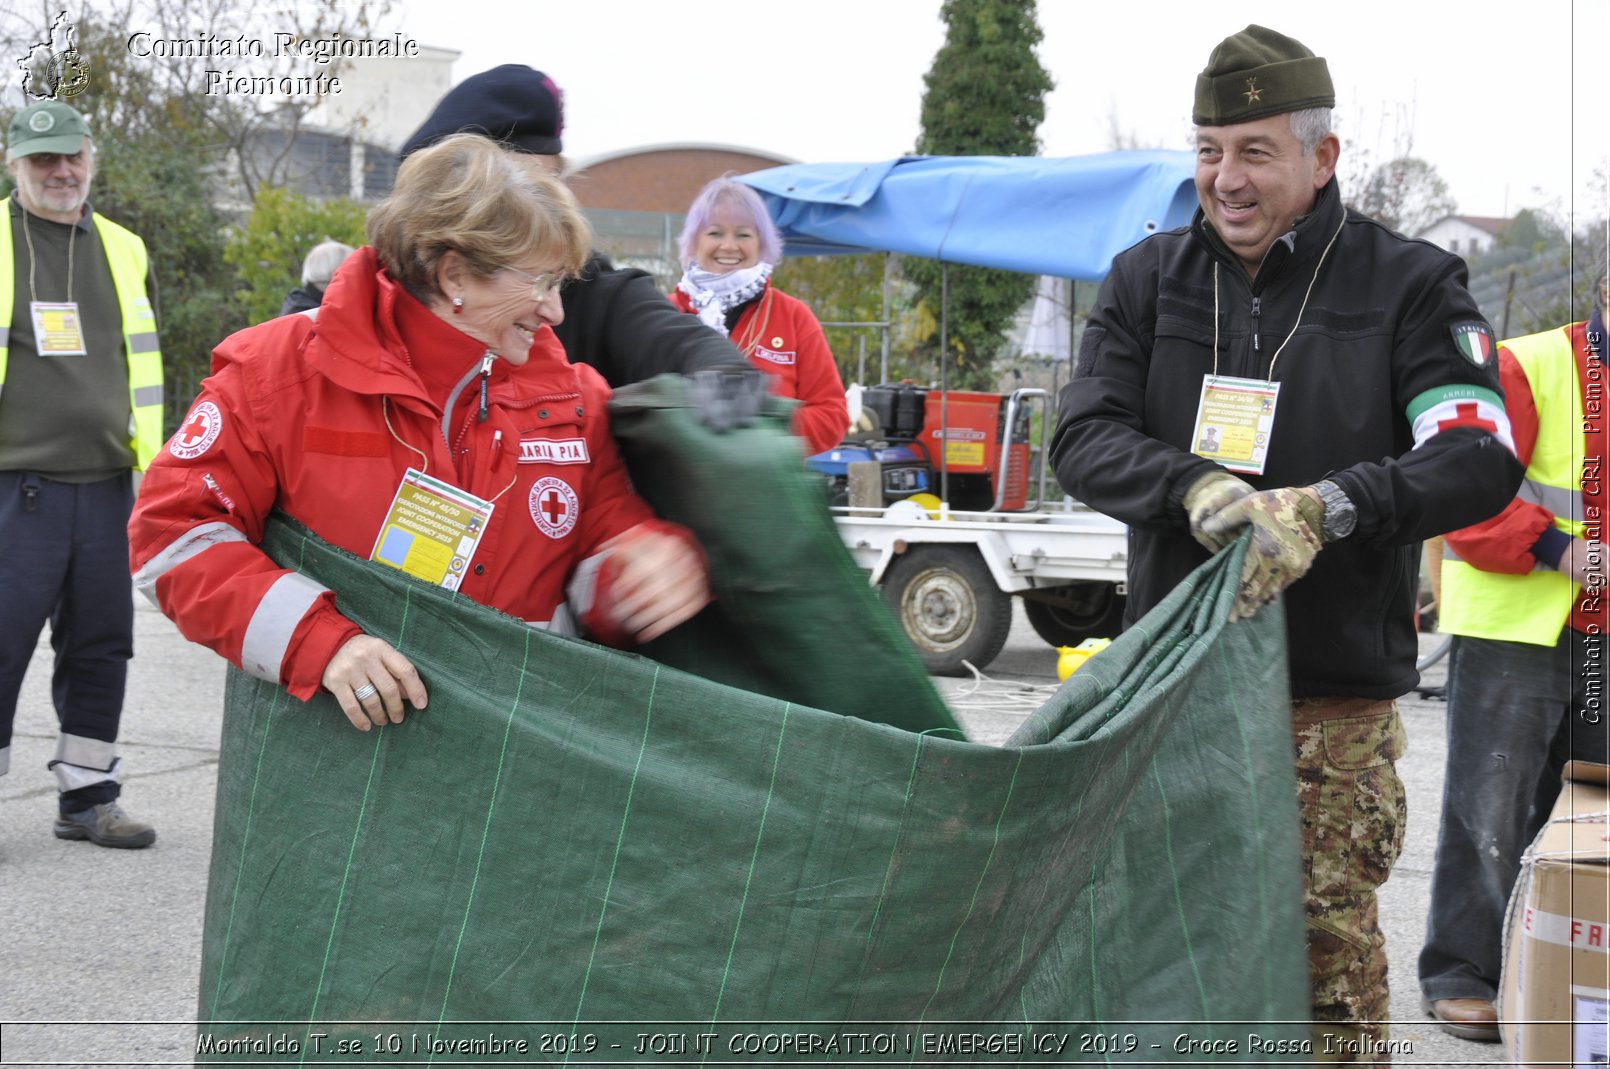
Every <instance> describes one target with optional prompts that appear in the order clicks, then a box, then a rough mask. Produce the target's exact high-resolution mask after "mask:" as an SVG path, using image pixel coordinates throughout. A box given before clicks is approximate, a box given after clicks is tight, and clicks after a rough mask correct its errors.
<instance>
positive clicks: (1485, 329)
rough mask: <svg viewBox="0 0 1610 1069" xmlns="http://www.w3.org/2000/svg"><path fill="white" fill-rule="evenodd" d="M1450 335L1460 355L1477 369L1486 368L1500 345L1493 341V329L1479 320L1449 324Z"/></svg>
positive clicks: (1464, 320)
mask: <svg viewBox="0 0 1610 1069" xmlns="http://www.w3.org/2000/svg"><path fill="white" fill-rule="evenodd" d="M1448 333H1450V334H1452V335H1453V346H1454V348H1455V349H1458V350H1459V355H1460V356H1462V357H1464V358H1465V359H1466V360H1469V361H1470V362H1471V363H1472V364H1475V365H1476V366H1477V367H1486V366H1487V365H1488V363H1489V362H1491V361H1492V358H1493V354H1494V353H1495V352H1497V351H1498V343H1497V342H1495V341H1494V340H1493V328H1492V327H1489V326H1488V325H1487V324H1486V323H1484V322H1482V321H1481V320H1479V319H1462V320H1460V321H1459V322H1457V323H1449V324H1448Z"/></svg>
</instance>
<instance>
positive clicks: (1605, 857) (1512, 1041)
mask: <svg viewBox="0 0 1610 1069" xmlns="http://www.w3.org/2000/svg"><path fill="white" fill-rule="evenodd" d="M1565 778H1566V783H1565V785H1564V787H1563V788H1562V789H1561V790H1560V798H1559V801H1558V802H1556V803H1555V805H1554V812H1553V813H1551V814H1550V815H1549V822H1548V823H1547V824H1546V825H1544V827H1543V830H1542V832H1540V833H1539V834H1538V837H1537V839H1536V841H1534V842H1533V843H1532V845H1531V847H1530V848H1529V849H1528V850H1527V852H1526V855H1525V857H1524V858H1523V859H1522V861H1521V874H1520V879H1519V880H1518V881H1517V882H1516V884H1515V893H1514V894H1513V895H1512V896H1511V898H1510V903H1509V917H1508V919H1507V921H1506V922H1505V925H1504V978H1503V991H1502V992H1501V993H1500V996H1499V1003H1498V1016H1499V1020H1500V1021H1501V1022H1502V1024H1501V1026H1500V1027H1501V1030H1502V1033H1503V1039H1504V1046H1505V1049H1506V1050H1507V1051H1508V1053H1509V1056H1510V1060H1511V1061H1513V1062H1514V1063H1515V1064H1516V1065H1538V1066H1540V1065H1545V1064H1547V1065H1574V1066H1604V1065H1605V1064H1606V1062H1607V1060H1610V838H1607V836H1610V789H1607V785H1610V765H1598V764H1590V763H1588V762H1584V761H1573V762H1571V763H1570V764H1568V765H1567V766H1566V769H1565Z"/></svg>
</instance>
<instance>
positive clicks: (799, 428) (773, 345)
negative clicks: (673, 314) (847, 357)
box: [671, 281, 850, 454]
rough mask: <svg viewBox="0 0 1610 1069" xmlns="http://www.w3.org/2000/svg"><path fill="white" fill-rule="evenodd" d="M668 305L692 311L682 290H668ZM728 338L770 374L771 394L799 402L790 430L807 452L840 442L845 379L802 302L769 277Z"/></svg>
mask: <svg viewBox="0 0 1610 1069" xmlns="http://www.w3.org/2000/svg"><path fill="white" fill-rule="evenodd" d="M671 303H672V304H674V305H676V306H677V307H678V308H680V309H682V311H684V312H687V313H689V314H691V313H692V312H693V304H692V302H691V301H689V300H688V295H687V294H685V293H683V292H682V291H681V290H680V289H677V290H672V291H671ZM732 340H733V342H734V344H736V345H738V347H739V349H740V350H742V351H743V352H744V355H745V356H747V357H748V358H749V362H750V363H751V364H753V365H754V366H755V367H757V368H759V369H760V370H762V371H764V372H766V373H767V374H768V375H770V376H771V379H772V381H771V386H772V392H773V393H774V394H776V395H777V396H778V397H793V398H797V399H798V400H799V402H800V406H799V407H798V408H797V409H795V410H794V418H793V420H792V422H791V423H790V428H791V429H792V430H793V432H794V433H795V434H796V435H798V436H799V437H800V438H803V439H804V440H805V451H806V453H807V454H811V453H820V452H821V451H822V450H824V449H832V448H833V447H834V446H836V445H838V444H839V443H840V442H842V441H843V440H844V434H845V432H846V431H848V430H849V429H850V415H849V408H848V407H847V406H846V404H845V400H844V381H843V380H842V379H840V378H839V367H838V364H837V363H836V362H835V361H834V360H833V350H832V349H830V348H828V345H827V338H826V336H825V335H823V334H822V325H821V324H820V323H818V322H817V321H816V316H815V315H814V314H813V313H812V312H811V310H810V308H809V307H807V306H806V304H805V302H804V301H801V300H799V299H798V298H797V297H790V296H789V295H788V294H786V293H784V292H783V291H782V290H779V289H777V288H776V287H774V286H773V285H772V284H771V283H770V282H769V281H768V282H767V283H766V289H765V290H764V291H763V292H762V293H761V295H760V298H759V299H758V300H756V301H754V302H753V303H752V304H750V306H749V307H748V308H746V309H744V313H743V315H742V316H740V317H739V319H738V325H737V326H735V327H734V328H733V330H732Z"/></svg>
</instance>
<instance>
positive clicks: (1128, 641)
mask: <svg viewBox="0 0 1610 1069" xmlns="http://www.w3.org/2000/svg"><path fill="white" fill-rule="evenodd" d="M673 418H676V417H675V413H674V412H673ZM676 433H680V432H676ZM676 433H672V434H668V435H665V436H663V437H662V439H661V440H662V441H664V440H672V439H675V438H676ZM757 433H761V432H757ZM651 437H652V434H651ZM692 447H693V448H698V449H707V448H713V449H723V448H725V447H726V446H725V443H724V442H722V441H713V442H711V441H706V442H703V443H699V442H694V443H693V444H692ZM678 448H680V447H678ZM801 478H802V480H803V476H802V477H801ZM690 507H691V510H692V511H695V512H696V511H698V507H699V506H698V503H697V502H696V501H695V502H693V503H692V504H691V506H690ZM770 515H772V514H771V513H769V512H767V511H765V510H761V511H759V512H756V513H754V514H753V515H750V516H746V517H743V518H741V519H740V520H739V521H737V522H741V523H743V524H745V525H747V526H748V530H749V533H750V535H751V538H752V539H755V540H764V539H766V538H769V537H771V535H769V534H768V532H767V531H766V524H767V523H768V519H767V517H768V516H770ZM677 518H679V519H684V520H688V521H689V522H693V521H692V520H691V519H690V517H688V516H687V515H678V516H677ZM694 526H696V527H700V524H699V523H697V522H695V523H694ZM264 544H265V548H266V549H267V550H268V551H269V552H270V553H271V554H272V555H273V556H274V557H275V558H276V559H278V560H281V561H284V562H287V563H290V564H293V565H294V566H296V567H298V568H299V569H301V570H303V571H304V572H306V573H307V574H309V575H311V576H313V577H314V578H316V579H318V580H319V581H320V582H323V583H325V584H326V585H328V586H330V587H331V588H332V589H334V590H335V591H336V592H337V595H338V600H339V604H340V605H341V607H342V609H343V611H344V612H346V613H347V614H348V615H349V616H351V617H352V618H353V619H354V620H356V621H357V622H358V623H359V624H360V625H362V626H363V627H364V628H365V629H366V630H368V631H370V632H371V633H373V634H376V635H379V636H381V637H382V638H385V639H387V640H388V641H391V642H393V643H395V644H396V645H397V646H398V647H399V648H400V649H401V650H402V651H403V652H404V653H406V654H407V655H408V656H409V657H410V658H412V659H413V660H414V662H415V664H416V665H418V667H419V669H420V673H421V675H422V676H423V678H424V680H425V682H426V685H427V686H428V687H429V689H430V697H431V702H430V707H429V709H427V710H425V711H424V712H420V713H411V714H410V715H409V717H408V720H407V722H406V723H404V724H402V725H398V726H393V727H387V728H384V729H380V730H376V731H372V732H369V733H367V734H364V733H359V732H357V731H354V730H353V729H352V727H351V726H350V725H349V724H348V723H347V721H346V719H345V717H343V716H342V715H341V714H340V713H339V711H338V709H337V707H336V706H335V704H334V701H333V699H330V698H327V697H321V698H319V699H316V700H314V701H313V702H310V703H307V704H305V705H304V704H303V703H301V702H298V701H296V700H295V699H292V698H289V697H288V696H287V695H286V694H285V693H284V692H283V691H282V690H280V689H279V688H278V687H276V686H273V685H271V684H267V683H263V682H260V681H256V680H252V679H248V678H246V677H245V676H243V675H240V674H238V673H236V674H233V675H232V676H231V679H230V683H229V687H228V694H227V706H228V708H227V710H226V718H225V723H224V732H223V743H222V750H221V754H220V768H219V790H218V804H217V811H216V823H215V836H214V847H213V860H212V870H211V878H210V884H209V891H208V901H207V915H206V925H205V939H204V951H203V966H202V977H201V989H200V999H199V1007H198V1016H199V1019H200V1020H201V1022H202V1023H201V1025H200V1027H199V1033H198V1041H197V1044H198V1045H197V1061H198V1062H200V1063H203V1064H209V1063H213V1062H230V1061H258V1062H263V1061H270V1062H272V1061H284V1062H291V1063H308V1064H311V1063H319V1062H328V1061H331V1060H334V1061H387V1062H413V1063H417V1064H432V1063H438V1062H440V1063H475V1064H485V1065H510V1064H546V1063H550V1062H552V1063H556V1064H557V1063H565V1064H578V1065H579V1064H587V1065H599V1064H615V1063H635V1064H662V1065H663V1064H685V1065H692V1064H735V1063H737V1064H762V1063H764V1064H772V1063H777V1064H795V1063H810V1064H817V1063H833V1064H858V1065H868V1064H880V1065H881V1064H922V1065H932V1064H950V1063H959V1062H960V1063H966V1062H974V1063H988V1064H1018V1063H1020V1062H1033V1063H1060V1064H1071V1063H1078V1062H1085V1061H1178V1062H1189V1063H1197V1062H1202V1061H1206V1060H1214V1059H1217V1060H1222V1061H1233V1062H1241V1061H1249V1060H1250V1061H1258V1060H1278V1058H1279V1057H1281V1054H1280V1053H1279V1052H1280V1049H1281V1048H1280V1045H1281V1044H1282V1043H1285V1044H1288V1045H1287V1046H1286V1047H1285V1049H1286V1050H1287V1051H1291V1050H1295V1049H1297V1047H1298V1045H1299V1044H1300V1043H1301V1041H1302V1040H1303V1039H1304V1038H1305V1037H1306V1035H1307V1029H1306V1026H1305V1025H1303V1024H1302V1023H1300V1021H1301V1019H1302V1018H1303V1016H1304V1014H1305V1012H1306V1006H1307V984H1306V978H1305V971H1304V968H1305V967H1304V963H1303V929H1302V919H1301V912H1300V892H1299V881H1298V862H1297V823H1296V822H1297V817H1296V808H1295V788H1294V783H1293V776H1292V770H1291V742H1290V735H1289V727H1288V725H1287V721H1286V714H1285V702H1286V685H1285V657H1284V650H1283V638H1282V634H1283V632H1282V626H1281V620H1280V617H1279V614H1278V612H1268V613H1265V614H1263V615H1262V616H1260V617H1259V618H1258V619H1255V620H1252V621H1247V622H1242V623H1236V624H1226V623H1225V617H1226V614H1227V612H1228V609H1229V604H1230V600H1231V597H1232V594H1233V583H1231V582H1230V581H1229V580H1230V577H1232V576H1233V575H1234V574H1235V572H1236V569H1237V557H1238V554H1226V555H1224V556H1225V557H1226V558H1228V559H1226V560H1220V561H1215V562H1214V563H1212V564H1210V565H1208V566H1206V567H1205V568H1204V569H1203V570H1202V571H1200V572H1199V573H1197V575H1195V576H1194V577H1193V578H1192V579H1191V580H1190V581H1189V582H1187V583H1186V584H1184V585H1182V586H1181V588H1180V589H1179V590H1177V591H1176V592H1175V593H1174V594H1173V595H1172V596H1171V597H1170V598H1169V599H1167V601H1165V603H1164V604H1162V605H1160V606H1159V607H1158V609H1157V610H1156V611H1155V612H1153V613H1152V614H1150V615H1148V616H1147V617H1146V618H1145V619H1144V620H1142V621H1141V622H1140V623H1139V624H1137V625H1136V626H1135V627H1134V628H1132V629H1131V630H1130V631H1129V632H1127V633H1126V634H1125V635H1124V636H1122V637H1121V638H1120V639H1119V640H1118V641H1117V642H1115V643H1114V644H1113V646H1112V647H1110V648H1109V649H1108V650H1107V651H1106V652H1104V653H1103V654H1102V655H1100V656H1099V657H1097V658H1095V659H1093V660H1092V661H1090V662H1089V663H1088V664H1087V666H1086V667H1085V668H1084V669H1083V670H1082V671H1080V672H1079V673H1078V674H1077V675H1075V676H1074V677H1073V678H1072V679H1071V680H1070V681H1069V683H1068V684H1067V685H1065V686H1064V687H1063V688H1062V689H1061V690H1060V691H1059V692H1058V693H1057V695H1056V696H1055V697H1054V698H1053V699H1052V700H1051V701H1050V702H1048V703H1047V704H1046V706H1045V707H1043V708H1042V709H1040V710H1039V711H1038V712H1036V713H1035V714H1034V715H1033V716H1032V717H1030V719H1029V720H1028V721H1027V722H1026V723H1025V724H1024V726H1023V728H1022V729H1021V730H1020V731H1019V732H1018V733H1017V735H1016V736H1015V737H1014V738H1013V739H1012V740H1011V741H1010V743H1009V744H1008V745H1007V746H1006V747H1004V748H996V747H989V746H982V745H978V744H973V743H968V742H965V741H962V740H960V739H958V738H955V737H952V736H951V734H950V733H949V732H946V731H934V732H928V733H919V732H912V731H908V730H905V729H903V728H901V727H897V726H893V725H891V724H887V723H876V722H873V721H872V720H870V719H866V718H863V717H854V716H846V715H843V713H842V712H839V711H833V710H826V709H822V708H819V707H814V706H812V705H809V704H803V703H802V702H801V701H791V700H788V699H786V698H778V697H767V696H763V695H761V694H758V693H756V692H754V691H750V690H741V689H737V688H734V687H731V686H728V685H725V684H721V683H715V682H711V681H709V680H707V679H703V678H700V677H698V676H694V675H691V674H688V673H685V672H683V671H681V670H678V669H675V668H671V667H668V666H666V665H664V664H661V663H659V662H656V661H654V660H650V659H648V658H645V657H640V656H636V655H632V654H623V653H619V652H614V651H610V650H605V649H602V648H599V647H596V646H593V645H590V644H588V643H585V642H581V641H577V640H571V639H565V638H560V637H556V636H552V635H548V634H546V633H543V632H539V631H534V630H532V629H530V628H528V627H526V626H524V625H523V624H521V623H520V622H518V621H515V620H512V619H509V618H506V617H503V616H500V615H499V614H497V613H494V612H491V611H489V610H486V609H483V608H481V607H478V606H475V605H473V604H470V603H468V602H466V600H465V599H463V598H460V597H457V596H455V595H451V594H448V593H446V592H444V591H441V590H439V589H435V588H430V587H426V586H424V585H422V584H419V583H416V582H414V581H412V580H410V579H408V578H407V577H406V576H403V575H402V574H401V573H399V572H396V571H394V570H392V569H387V568H383V567H376V566H372V565H369V564H367V563H365V562H362V561H358V560H355V559H352V558H351V557H349V556H347V555H345V554H342V553H340V552H338V551H334V550H332V549H330V548H329V547H327V546H325V545H323V544H322V543H320V542H319V541H317V540H316V539H314V538H313V537H311V536H310V535H308V534H307V533H306V532H305V531H302V530H300V529H298V528H296V527H294V526H293V525H291V524H289V523H287V522H285V521H282V520H278V519H276V520H274V521H273V522H271V524H270V527H269V531H268V534H267V536H266V539H265V543H264ZM834 549H835V547H829V546H823V547H820V554H821V555H822V556H823V558H824V559H823V561H821V562H813V561H812V560H810V559H809V555H805V556H801V557H800V558H798V559H797V560H795V561H794V562H793V566H796V567H807V566H809V567H820V569H821V571H822V574H824V575H826V576H830V577H831V576H834V575H836V574H837V573H836V572H835V571H834V570H833V569H836V568H838V565H836V564H830V563H828V562H827V560H826V558H829V557H831V556H832V552H833V550H834ZM837 551H838V552H839V553H842V548H841V547H838V548H837ZM711 558H712V567H713V568H714V569H715V570H716V571H717V572H718V573H720V572H721V571H722V570H723V561H722V553H720V552H718V551H716V550H715V549H712V551H711ZM827 581H828V582H830V583H837V582H839V581H840V580H838V579H834V578H830V579H829V580H827ZM853 581H855V582H862V583H864V579H860V578H859V577H858V576H857V577H854V578H853ZM719 582H721V580H720V579H718V583H719ZM782 600H783V601H784V603H785V604H786V603H788V602H789V598H788V597H784V598H783V599H782ZM744 611H762V610H755V609H751V608H745V610H744ZM840 611H841V612H842V614H843V615H844V617H845V622H844V633H845V634H846V635H856V634H859V633H861V631H862V630H864V628H867V627H875V626H877V625H872V624H865V623H864V622H863V623H862V624H857V623H856V622H855V620H854V619H853V617H855V616H857V615H861V614H866V613H873V612H875V611H882V609H881V606H879V605H878V604H877V603H876V601H875V600H872V601H868V600H865V599H861V598H859V597H858V596H856V595H852V594H848V593H846V595H845V596H844V597H843V598H842V608H841V610H840ZM756 626H765V625H761V624H757V625H756ZM781 653H782V654H786V656H787V658H789V659H790V660H791V662H792V663H793V665H794V667H793V668H792V669H791V670H790V671H791V673H792V676H793V678H794V680H795V681H796V685H798V686H799V687H801V688H802V689H803V690H805V691H807V692H808V691H809V689H810V682H809V681H810V680H811V679H812V677H813V676H814V677H818V678H822V679H824V680H825V679H826V678H827V677H833V676H837V677H840V678H841V679H843V678H848V680H849V682H851V683H853V682H854V680H855V677H857V676H861V675H867V674H871V673H875V672H877V671H878V670H879V669H880V667H882V666H881V665H880V664H879V663H878V662H879V658H877V657H869V656H867V655H864V654H863V653H862V652H861V651H852V650H849V649H847V648H846V647H845V645H844V643H842V642H836V641H833V639H832V635H831V633H830V632H827V631H821V632H817V633H815V634H814V635H813V637H812V638H811V640H810V641H806V642H801V643H795V644H794V645H792V646H791V647H789V648H787V649H786V650H783V651H781ZM717 659H718V658H717ZM899 660H900V659H899V658H894V664H893V666H892V667H891V668H889V670H890V671H891V672H898V671H901V670H902V669H901V668H900V664H899ZM706 666H708V665H706ZM822 685H824V686H830V687H840V686H841V682H840V680H838V679H835V680H831V681H828V682H824V683H823V684H822ZM889 700H891V701H892V700H897V699H895V698H891V699H889ZM926 700H927V699H926V698H925V697H921V696H919V697H918V699H917V701H918V703H919V706H918V707H919V708H921V705H920V703H921V702H923V701H926ZM888 719H899V718H898V717H888ZM918 719H921V718H920V717H919V718H918ZM1276 1022H1284V1023H1276ZM342 1044H345V1047H344V1048H343V1047H342V1046H341V1045H342ZM1285 1056H1286V1057H1289V1056H1290V1055H1285Z"/></svg>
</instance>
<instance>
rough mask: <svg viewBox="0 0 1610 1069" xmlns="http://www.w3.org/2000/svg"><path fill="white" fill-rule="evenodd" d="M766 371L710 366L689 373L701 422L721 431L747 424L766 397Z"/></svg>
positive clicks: (692, 394)
mask: <svg viewBox="0 0 1610 1069" xmlns="http://www.w3.org/2000/svg"><path fill="white" fill-rule="evenodd" d="M766 378H767V376H766V373H765V372H764V371H761V370H760V369H759V368H753V367H745V368H739V367H734V368H707V369H706V370H704V371H695V372H694V373H693V374H692V375H690V376H689V381H690V382H691V383H692V388H691V390H690V394H691V396H692V398H693V407H694V408H695V409H696V410H698V413H699V422H700V423H703V424H704V425H705V426H706V427H709V428H710V429H711V430H713V431H715V432H717V433H720V432H722V431H730V430H732V429H733V428H734V427H747V426H749V425H750V424H751V423H753V422H755V417H756V416H758V415H760V406H761V405H763V404H764V403H765V401H766Z"/></svg>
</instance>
